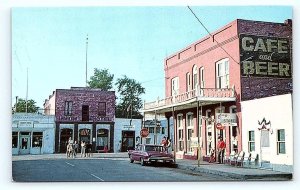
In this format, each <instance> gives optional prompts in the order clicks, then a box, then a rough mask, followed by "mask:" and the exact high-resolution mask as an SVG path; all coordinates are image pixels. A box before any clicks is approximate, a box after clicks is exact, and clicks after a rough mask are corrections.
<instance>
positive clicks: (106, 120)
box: [44, 87, 116, 152]
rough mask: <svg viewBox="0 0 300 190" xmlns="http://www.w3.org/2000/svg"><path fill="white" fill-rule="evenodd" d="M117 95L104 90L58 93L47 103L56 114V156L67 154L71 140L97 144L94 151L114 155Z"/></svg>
mask: <svg viewBox="0 0 300 190" xmlns="http://www.w3.org/2000/svg"><path fill="white" fill-rule="evenodd" d="M115 101H116V97H115V92H114V91H102V90H100V89H91V88H76V87H72V88H71V89H57V90H56V91H53V93H52V95H50V96H49V99H46V100H45V102H44V109H45V114H55V123H56V128H55V152H65V151H66V144H67V142H68V139H69V138H70V137H71V139H72V140H74V141H77V142H80V141H85V142H90V143H92V144H93V151H96V150H99V151H101V150H104V148H105V147H106V148H107V150H108V151H112V152H113V147H114V118H115Z"/></svg>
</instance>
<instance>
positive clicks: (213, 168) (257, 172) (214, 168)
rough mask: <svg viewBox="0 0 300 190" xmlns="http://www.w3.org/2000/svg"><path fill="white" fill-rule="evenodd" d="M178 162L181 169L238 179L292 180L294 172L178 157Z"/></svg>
mask: <svg viewBox="0 0 300 190" xmlns="http://www.w3.org/2000/svg"><path fill="white" fill-rule="evenodd" d="M176 164H177V166H178V168H179V169H184V170H191V171H193V172H203V173H209V174H215V175H221V176H226V177H231V178H235V179H237V180H266V181H267V180H273V181H274V180H276V181H279V180H291V179H292V178H293V175H292V173H285V172H278V171H273V170H264V169H258V168H244V167H235V166H230V165H227V164H218V163H208V162H204V161H202V162H200V165H199V167H198V161H197V160H182V159H177V160H176Z"/></svg>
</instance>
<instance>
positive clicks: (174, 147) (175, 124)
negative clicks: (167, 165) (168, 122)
mask: <svg viewBox="0 0 300 190" xmlns="http://www.w3.org/2000/svg"><path fill="white" fill-rule="evenodd" d="M174 112H175V108H174V106H173V107H172V116H173V126H174V138H173V150H174V162H175V163H176V151H177V138H176V136H177V121H176V119H175V113H174Z"/></svg>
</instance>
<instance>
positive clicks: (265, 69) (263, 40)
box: [240, 34, 292, 78]
mask: <svg viewBox="0 0 300 190" xmlns="http://www.w3.org/2000/svg"><path fill="white" fill-rule="evenodd" d="M240 60H241V75H242V76H246V77H248V76H253V77H273V78H291V77H292V68H291V56H290V46H289V39H288V38H278V37H267V36H254V35H248V34H240Z"/></svg>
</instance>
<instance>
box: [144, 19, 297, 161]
mask: <svg viewBox="0 0 300 190" xmlns="http://www.w3.org/2000/svg"><path fill="white" fill-rule="evenodd" d="M291 49H292V21H291V20H286V21H285V22H284V23H271V22H261V21H250V20H242V19H237V20H234V21H233V22H231V23H229V24H227V25H225V26H224V27H222V28H220V29H219V30H217V31H215V32H212V33H211V35H208V36H206V37H204V38H202V39H200V40H199V41H196V42H195V43H193V44H191V45H189V46H188V47H186V48H184V49H182V50H180V51H178V52H176V53H174V54H173V55H171V56H169V57H167V58H166V59H165V61H164V70H165V96H166V98H164V99H162V100H157V101H154V102H148V103H145V104H144V110H143V111H144V112H145V114H146V115H147V114H164V115H165V116H166V117H167V119H168V120H170V119H173V120H174V133H175V135H174V137H175V138H174V139H175V141H174V147H175V152H176V157H177V158H191V159H195V158H197V156H198V151H197V148H196V146H197V143H198V142H199V143H200V144H201V152H200V153H201V156H203V157H204V159H206V158H207V157H208V155H209V154H210V151H211V149H216V144H217V139H218V137H220V136H221V137H223V139H224V140H225V142H226V145H227V146H226V154H227V155H228V154H229V153H230V152H231V151H236V152H238V151H240V150H242V144H241V142H242V138H246V137H242V129H243V128H242V126H243V123H242V117H243V114H251V113H242V112H241V102H242V101H246V100H252V99H257V98H263V97H270V96H275V95H281V94H289V93H292V51H291ZM168 123H170V122H168Z"/></svg>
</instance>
